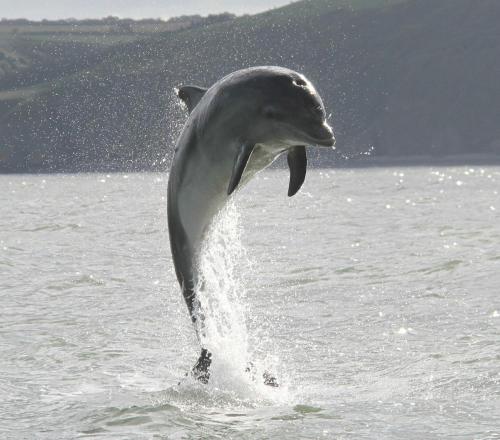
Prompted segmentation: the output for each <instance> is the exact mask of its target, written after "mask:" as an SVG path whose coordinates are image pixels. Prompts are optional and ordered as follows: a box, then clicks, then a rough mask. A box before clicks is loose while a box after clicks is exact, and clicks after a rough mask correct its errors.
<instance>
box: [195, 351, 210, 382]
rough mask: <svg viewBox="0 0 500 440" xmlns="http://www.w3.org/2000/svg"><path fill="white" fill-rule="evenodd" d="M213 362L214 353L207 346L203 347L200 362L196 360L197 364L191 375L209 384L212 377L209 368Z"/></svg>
mask: <svg viewBox="0 0 500 440" xmlns="http://www.w3.org/2000/svg"><path fill="white" fill-rule="evenodd" d="M211 364H212V353H210V352H209V351H208V350H207V349H206V348H203V349H202V350H201V355H200V358H199V359H198V362H196V364H195V366H194V367H193V369H192V370H191V375H192V376H193V377H194V378H195V379H196V380H199V381H200V382H201V383H204V384H207V383H208V379H210V371H209V368H210V365H211Z"/></svg>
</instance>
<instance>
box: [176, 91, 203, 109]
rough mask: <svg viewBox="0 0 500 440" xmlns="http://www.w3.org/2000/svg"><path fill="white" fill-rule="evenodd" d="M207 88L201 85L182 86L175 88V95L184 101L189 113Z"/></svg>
mask: <svg viewBox="0 0 500 440" xmlns="http://www.w3.org/2000/svg"><path fill="white" fill-rule="evenodd" d="M207 90H208V89H204V88H203V87H197V86H183V87H179V90H177V96H178V97H179V98H181V99H182V100H183V101H184V104H186V106H187V108H188V111H189V113H191V112H192V111H193V109H194V108H195V107H196V104H198V102H200V99H201V98H202V97H203V95H204V94H205V93H206V91H207Z"/></svg>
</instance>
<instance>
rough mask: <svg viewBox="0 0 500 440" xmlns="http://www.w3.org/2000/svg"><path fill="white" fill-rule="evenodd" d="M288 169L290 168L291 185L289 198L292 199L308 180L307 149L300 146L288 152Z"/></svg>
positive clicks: (289, 186)
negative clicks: (306, 179)
mask: <svg viewBox="0 0 500 440" xmlns="http://www.w3.org/2000/svg"><path fill="white" fill-rule="evenodd" d="M287 162H288V167H289V168H290V184H289V185H288V197H292V196H293V195H295V194H296V193H297V191H298V190H299V189H300V187H301V186H302V184H303V183H304V180H305V178H306V169H307V155H306V147H304V146H303V145H298V146H296V147H293V148H291V149H290V150H289V151H288V156H287Z"/></svg>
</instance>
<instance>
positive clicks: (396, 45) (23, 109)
mask: <svg viewBox="0 0 500 440" xmlns="http://www.w3.org/2000/svg"><path fill="white" fill-rule="evenodd" d="M367 6H368V7H367ZM498 23H500V2H498V1H496V0H481V1H480V2H478V1H475V0H437V1H436V0H407V1H404V0H400V1H398V0H392V1H388V0H385V1H384V0H378V1H368V0H350V1H347V0H344V1H341V0H330V1H328V0H315V1H302V2H297V3H294V4H291V5H289V6H287V7H284V8H280V9H276V10H273V11H270V12H268V13H264V14H259V15H255V16H249V17H241V18H238V19H233V20H229V21H226V22H222V23H215V24H212V25H208V26H201V27H196V28H190V29H184V30H180V31H175V32H164V33H160V34H156V35H153V36H150V37H148V38H136V39H132V40H130V41H128V42H127V41H117V42H116V43H114V44H108V45H105V46H103V45H101V46H97V45H91V44H90V45H89V44H88V43H85V44H84V45H83V46H82V43H81V42H78V43H77V42H75V41H67V42H65V41H60V40H58V41H53V40H51V41H50V43H49V42H45V43H44V44H45V46H44V45H42V47H41V49H40V51H41V52H40V53H41V54H42V55H43V56H42V55H40V56H39V57H38V58H37V60H38V61H37V63H38V65H35V66H34V67H32V68H31V70H30V68H24V70H23V71H22V72H20V73H19V74H18V75H17V77H16V76H14V77H12V76H10V77H4V79H3V80H2V79H0V171H2V172H11V171H63V170H73V171H75V170H94V169H161V168H162V167H165V164H166V162H168V160H165V158H168V157H169V155H170V154H171V151H172V144H173V142H174V141H175V137H176V135H177V134H178V132H179V129H180V126H181V124H182V121H183V119H184V118H185V115H184V111H183V110H182V108H181V107H180V106H179V104H178V103H177V99H176V98H175V96H174V94H173V88H174V87H175V86H177V85H179V84H188V83H194V84H199V85H210V84H211V83H213V82H214V81H216V80H217V79H218V78H220V77H221V76H223V75H224V74H227V73H229V72H231V71H233V70H236V69H239V68H243V67H248V66H252V65H263V64H274V65H283V66H286V67H290V68H293V69H296V70H299V71H301V72H303V73H305V74H306V75H307V76H308V77H309V78H310V79H311V80H312V81H313V82H314V83H315V84H316V86H317V88H318V90H319V91H320V93H321V95H322V96H323V97H324V100H325V104H326V106H327V108H328V109H329V110H330V111H331V112H332V114H333V116H332V121H333V125H334V126H335V129H336V135H337V140H338V149H339V150H340V151H341V152H342V154H345V155H348V156H349V155H350V156H357V155H362V153H365V152H368V151H371V154H372V155H375V156H381V157H382V156H384V157H406V156H415V155H431V156H443V155H449V154H471V153H472V154H474V153H496V154H500V124H499V117H498V115H499V114H500V86H499V84H498V78H500V26H499V25H498ZM25 44H26V43H25ZM49 44H50V46H48V45H49ZM48 48H49V49H48ZM44 69H45V70H44ZM40 72H45V73H44V74H43V75H40V74H39V73H40ZM37 73H38V74H39V75H38V77H37ZM30 75H31V76H30ZM40 78H41V79H40ZM21 79H22V81H21ZM38 79H40V80H38ZM2 81H3V82H2ZM16 81H17V84H16ZM14 89H15V90H14ZM331 157H332V156H331V155H329V157H325V158H320V159H319V160H320V162H321V163H322V164H324V165H329V164H330V163H331Z"/></svg>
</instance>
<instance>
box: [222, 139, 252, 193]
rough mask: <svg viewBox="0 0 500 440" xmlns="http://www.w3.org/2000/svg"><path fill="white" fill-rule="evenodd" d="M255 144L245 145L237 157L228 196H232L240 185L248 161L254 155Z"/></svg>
mask: <svg viewBox="0 0 500 440" xmlns="http://www.w3.org/2000/svg"><path fill="white" fill-rule="evenodd" d="M253 147H254V146H253V144H243V145H242V146H241V148H240V151H239V152H238V154H237V155H236V159H235V160H234V165H233V173H232V175H231V180H230V181H229V186H228V188H227V195H228V196H229V195H231V194H232V193H233V191H234V190H235V189H236V187H237V186H238V184H239V183H240V180H241V176H242V175H243V171H244V170H245V167H246V165H247V162H248V159H249V158H250V155H251V154H252V150H253Z"/></svg>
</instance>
